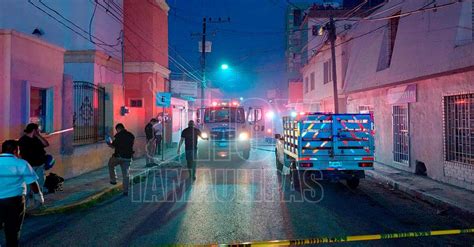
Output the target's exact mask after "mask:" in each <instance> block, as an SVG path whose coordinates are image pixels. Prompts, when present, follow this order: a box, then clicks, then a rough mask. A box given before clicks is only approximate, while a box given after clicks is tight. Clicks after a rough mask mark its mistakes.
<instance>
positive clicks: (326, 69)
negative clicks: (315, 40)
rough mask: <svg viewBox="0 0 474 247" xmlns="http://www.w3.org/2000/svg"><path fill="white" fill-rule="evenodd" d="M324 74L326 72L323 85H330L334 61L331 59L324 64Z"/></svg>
mask: <svg viewBox="0 0 474 247" xmlns="http://www.w3.org/2000/svg"><path fill="white" fill-rule="evenodd" d="M323 72H324V78H323V83H324V84H326V83H329V82H331V81H332V59H329V60H328V61H326V62H324V64H323Z"/></svg>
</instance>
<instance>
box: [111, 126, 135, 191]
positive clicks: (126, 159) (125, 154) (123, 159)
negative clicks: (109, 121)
mask: <svg viewBox="0 0 474 247" xmlns="http://www.w3.org/2000/svg"><path fill="white" fill-rule="evenodd" d="M115 130H116V131H117V134H115V136H114V140H113V141H112V142H109V143H107V144H108V145H109V146H110V147H111V148H114V149H115V152H114V154H113V155H112V157H110V159H109V175H110V183H111V184H117V174H116V172H115V167H116V166H117V165H120V168H121V169H122V175H123V194H124V195H125V196H127V195H128V186H129V179H130V177H129V176H130V174H129V169H130V164H131V163H132V157H133V153H134V151H133V143H134V142H135V136H134V135H133V134H132V133H130V132H129V131H127V130H126V129H125V126H123V124H121V123H119V124H117V125H116V126H115Z"/></svg>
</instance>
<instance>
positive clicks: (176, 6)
mask: <svg viewBox="0 0 474 247" xmlns="http://www.w3.org/2000/svg"><path fill="white" fill-rule="evenodd" d="M167 2H168V4H169V5H170V8H171V10H170V12H169V35H170V36H169V43H170V55H171V56H172V57H173V58H175V59H177V60H179V61H180V62H181V63H183V64H184V62H183V61H182V60H181V59H180V58H179V57H178V54H179V55H180V56H182V57H184V58H185V59H186V60H187V61H188V62H189V63H190V65H191V66H192V67H193V68H194V69H196V70H199V69H200V54H199V52H198V50H197V49H198V41H200V36H191V33H200V32H201V30H202V18H203V17H204V16H206V17H211V18H213V19H214V18H217V17H226V18H227V17H230V22H229V23H220V24H208V33H209V34H211V35H209V36H208V37H209V40H211V41H212V42H213V44H212V53H211V54H209V53H208V56H207V58H208V59H207V71H208V79H209V80H211V81H212V83H213V86H216V87H219V88H220V89H221V90H222V91H223V92H224V93H225V94H226V95H227V96H229V97H230V96H236V97H238V96H247V95H250V93H251V94H252V96H255V93H256V91H255V90H256V89H258V90H259V92H262V93H263V92H264V91H265V90H266V88H271V87H274V86H273V85H274V84H275V83H282V82H285V81H286V78H285V77H284V76H285V73H284V71H285V59H284V58H285V48H284V47H285V43H284V42H285V36H284V34H285V11H286V7H287V3H286V2H285V1H282V0H258V1H257V0H238V1H228V0H225V1H222V0H168V1H167ZM175 51H177V52H175ZM222 63H228V64H229V66H230V68H231V69H230V70H229V71H226V72H223V71H221V70H220V64H222ZM170 67H171V68H172V71H173V72H181V71H179V70H178V69H176V66H175V64H173V63H170ZM187 67H189V66H187ZM260 90H261V91H260Z"/></svg>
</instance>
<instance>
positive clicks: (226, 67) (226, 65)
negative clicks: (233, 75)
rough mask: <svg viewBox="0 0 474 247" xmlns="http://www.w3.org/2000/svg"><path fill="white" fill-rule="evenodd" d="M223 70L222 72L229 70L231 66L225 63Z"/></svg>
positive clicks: (222, 66)
mask: <svg viewBox="0 0 474 247" xmlns="http://www.w3.org/2000/svg"><path fill="white" fill-rule="evenodd" d="M221 69H222V70H227V69H229V65H228V64H226V63H224V64H222V65H221Z"/></svg>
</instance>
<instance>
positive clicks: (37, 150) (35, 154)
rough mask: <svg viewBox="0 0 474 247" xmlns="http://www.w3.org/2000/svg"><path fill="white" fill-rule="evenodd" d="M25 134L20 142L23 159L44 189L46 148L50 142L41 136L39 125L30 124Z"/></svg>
mask: <svg viewBox="0 0 474 247" xmlns="http://www.w3.org/2000/svg"><path fill="white" fill-rule="evenodd" d="M24 132H25V134H24V135H23V136H22V137H21V138H20V139H19V140H18V145H19V146H20V155H21V158H22V159H24V160H26V161H27V162H28V163H29V164H30V165H31V167H33V170H34V171H35V173H36V175H37V176H38V184H39V187H40V189H41V190H42V189H43V186H44V180H45V174H44V164H45V162H46V151H45V150H44V148H46V147H48V146H49V143H48V141H47V140H46V139H45V138H44V137H43V136H41V134H40V131H39V126H38V124H35V123H29V124H28V125H27V126H26V128H25V130H24Z"/></svg>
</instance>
